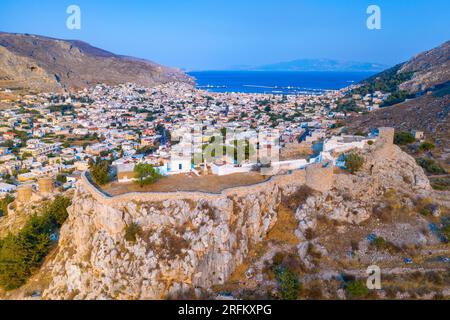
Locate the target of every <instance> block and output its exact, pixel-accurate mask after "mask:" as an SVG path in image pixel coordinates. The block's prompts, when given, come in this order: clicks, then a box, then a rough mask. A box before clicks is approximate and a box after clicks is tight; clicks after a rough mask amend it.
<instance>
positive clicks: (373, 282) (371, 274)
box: [366, 266, 381, 290]
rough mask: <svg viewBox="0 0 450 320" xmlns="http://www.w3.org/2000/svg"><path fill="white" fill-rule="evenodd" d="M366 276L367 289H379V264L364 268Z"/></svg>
mask: <svg viewBox="0 0 450 320" xmlns="http://www.w3.org/2000/svg"><path fill="white" fill-rule="evenodd" d="M366 274H367V275H368V278H367V282H366V285H367V289H369V290H380V289H381V269H380V267H379V266H370V267H368V268H367V270H366Z"/></svg>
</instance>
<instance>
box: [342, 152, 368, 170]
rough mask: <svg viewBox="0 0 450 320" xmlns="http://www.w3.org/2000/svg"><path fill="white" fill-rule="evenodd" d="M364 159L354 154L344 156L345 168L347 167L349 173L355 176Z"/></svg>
mask: <svg viewBox="0 0 450 320" xmlns="http://www.w3.org/2000/svg"><path fill="white" fill-rule="evenodd" d="M364 162H365V160H364V158H363V157H362V156H360V155H358V154H356V153H354V152H352V153H349V154H347V155H346V156H345V166H346V167H347V169H348V171H350V173H352V174H355V173H356V172H358V171H359V170H361V168H362V167H363V165H364Z"/></svg>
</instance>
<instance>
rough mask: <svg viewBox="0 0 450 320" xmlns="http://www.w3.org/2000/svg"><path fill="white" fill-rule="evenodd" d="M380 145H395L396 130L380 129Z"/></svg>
mask: <svg viewBox="0 0 450 320" xmlns="http://www.w3.org/2000/svg"><path fill="white" fill-rule="evenodd" d="M378 132H379V134H378V143H379V144H383V145H385V146H389V145H393V144H394V136H395V129H394V128H388V127H383V128H379V129H378Z"/></svg>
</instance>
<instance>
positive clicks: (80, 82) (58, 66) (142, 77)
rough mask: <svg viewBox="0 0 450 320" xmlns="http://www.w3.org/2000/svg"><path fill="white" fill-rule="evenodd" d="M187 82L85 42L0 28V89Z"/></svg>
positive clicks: (161, 68)
mask: <svg viewBox="0 0 450 320" xmlns="http://www.w3.org/2000/svg"><path fill="white" fill-rule="evenodd" d="M173 81H175V82H178V81H181V82H187V83H191V84H193V80H192V79H191V78H190V77H188V76H187V75H186V74H184V73H183V72H181V71H179V70H177V69H173V68H168V67H164V66H161V65H159V64H156V63H154V62H151V61H147V60H143V59H136V58H131V57H125V56H120V55H116V54H113V53H111V52H107V51H104V50H102V49H99V48H95V47H93V46H91V45H89V44H87V43H85V42H81V41H74V40H59V39H52V38H47V37H41V36H35V35H28V34H11V33H1V32H0V87H6V88H21V89H22V88H23V89H34V90H39V91H61V90H63V89H81V88H85V87H90V86H93V85H96V84H98V83H106V84H110V85H116V84H120V83H126V82H134V83H136V84H139V85H142V86H148V87H150V86H153V85H155V84H160V83H166V82H173Z"/></svg>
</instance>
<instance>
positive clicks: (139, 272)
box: [43, 146, 431, 299]
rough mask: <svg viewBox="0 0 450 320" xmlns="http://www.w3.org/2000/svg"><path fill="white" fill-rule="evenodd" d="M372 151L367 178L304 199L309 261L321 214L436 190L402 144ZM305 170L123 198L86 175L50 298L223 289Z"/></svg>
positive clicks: (346, 218) (54, 262) (301, 251)
mask: <svg viewBox="0 0 450 320" xmlns="http://www.w3.org/2000/svg"><path fill="white" fill-rule="evenodd" d="M362 154H363V156H364V157H365V158H366V164H365V167H364V169H363V170H362V171H361V172H360V173H358V175H349V174H347V173H340V174H335V175H334V178H333V181H334V182H333V184H332V185H331V186H330V189H329V190H324V191H323V192H319V191H315V192H313V193H312V194H311V195H310V196H308V198H307V199H306V200H305V202H304V203H300V204H298V210H297V213H296V217H297V221H298V228H297V231H296V236H297V237H298V239H299V240H300V245H299V246H298V251H297V252H298V255H299V256H300V257H301V258H302V259H303V260H304V263H305V264H306V265H308V264H310V262H308V257H307V254H306V251H307V250H308V247H309V244H310V243H309V240H307V237H305V236H304V233H305V232H307V229H309V228H314V226H315V224H316V221H317V219H318V218H319V217H325V218H326V219H330V220H336V221H339V222H342V223H350V224H359V223H361V222H363V221H365V220H367V219H368V218H369V217H370V216H371V215H372V213H373V211H374V208H375V207H377V205H379V203H380V198H381V197H382V196H383V194H384V193H386V192H387V191H388V190H390V189H395V190H396V191H397V192H399V193H404V194H408V195H409V196H414V197H415V196H423V197H426V196H429V195H430V193H431V188H430V185H429V181H428V179H427V177H426V176H425V175H424V172H423V170H422V169H421V168H420V167H418V166H417V165H416V163H415V161H414V159H413V158H411V157H410V156H408V155H407V154H405V153H403V152H402V151H401V150H400V149H399V148H398V147H396V146H388V147H387V148H384V147H379V146H373V147H367V149H366V150H365V151H364V152H362ZM305 175H306V173H305V171H301V170H300V171H294V173H293V174H291V175H286V176H279V177H275V178H273V179H272V180H270V181H269V182H264V183H262V184H260V185H255V186H252V187H246V188H235V189H229V190H226V191H224V192H222V193H221V194H200V193H190V194H184V193H172V194H129V195H124V196H119V197H115V198H109V197H107V196H104V195H102V194H101V193H100V192H98V190H96V189H95V188H94V187H93V186H92V185H90V184H89V183H88V182H87V180H85V179H83V180H82V181H81V182H79V184H78V186H77V190H76V193H75V196H74V198H73V202H72V206H71V207H70V208H69V213H70V217H69V220H68V221H67V222H66V224H65V225H64V227H63V229H62V230H61V237H60V241H59V246H58V249H57V252H56V253H55V254H54V255H52V258H51V259H50V260H49V261H48V262H47V263H46V266H45V269H46V270H51V271H50V274H49V276H50V278H51V282H50V285H49V286H48V287H47V288H46V290H44V292H43V298H44V299H165V298H170V297H173V298H176V297H180V296H184V295H186V294H193V292H196V291H197V294H199V293H200V292H202V291H203V290H205V289H209V288H212V287H214V286H215V285H222V284H224V283H226V281H227V280H228V278H229V277H230V275H231V274H232V273H233V272H234V271H235V270H236V268H237V267H238V266H239V265H240V264H242V263H243V261H244V260H245V259H246V257H247V255H248V253H249V251H250V249H251V248H252V247H254V246H255V245H256V244H258V243H260V242H262V241H263V240H264V238H265V237H266V235H267V233H268V232H269V231H270V230H271V228H272V227H273V226H274V225H275V224H276V223H277V218H278V217H277V215H278V212H279V211H278V210H279V207H280V205H281V204H282V203H283V201H285V199H288V198H289V197H292V196H295V193H296V191H297V190H299V188H302V186H304V185H305V183H306V182H307V180H308V179H307V178H306V176H305ZM283 199H284V200H283ZM133 230H134V231H133ZM132 231H133V232H132Z"/></svg>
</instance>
